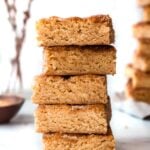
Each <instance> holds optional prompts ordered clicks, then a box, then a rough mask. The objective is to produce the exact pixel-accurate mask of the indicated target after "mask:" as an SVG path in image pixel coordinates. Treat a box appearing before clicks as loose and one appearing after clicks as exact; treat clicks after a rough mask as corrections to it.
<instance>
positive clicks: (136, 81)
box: [125, 64, 150, 88]
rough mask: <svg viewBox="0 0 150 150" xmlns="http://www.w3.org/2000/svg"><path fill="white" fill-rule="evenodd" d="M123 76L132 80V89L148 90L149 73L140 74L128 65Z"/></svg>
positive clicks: (149, 84)
mask: <svg viewBox="0 0 150 150" xmlns="http://www.w3.org/2000/svg"><path fill="white" fill-rule="evenodd" d="M125 74H126V76H127V77H128V78H129V79H131V80H132V86H133V88H150V73H145V72H142V71H140V70H138V69H135V68H134V67H133V65H132V64H129V65H128V66H127V67H126V70H125Z"/></svg>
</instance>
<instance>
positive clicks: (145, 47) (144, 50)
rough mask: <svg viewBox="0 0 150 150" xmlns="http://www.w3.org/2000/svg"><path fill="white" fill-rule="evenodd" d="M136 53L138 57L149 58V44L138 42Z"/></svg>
mask: <svg viewBox="0 0 150 150" xmlns="http://www.w3.org/2000/svg"><path fill="white" fill-rule="evenodd" d="M136 51H137V53H138V54H139V55H147V56H149V57H150V42H146V41H144V40H143V41H142V40H139V41H138V48H137V50H136Z"/></svg>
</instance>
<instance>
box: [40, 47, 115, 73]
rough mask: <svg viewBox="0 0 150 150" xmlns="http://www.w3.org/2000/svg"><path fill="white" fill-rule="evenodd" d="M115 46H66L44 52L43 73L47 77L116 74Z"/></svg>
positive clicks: (47, 49)
mask: <svg viewBox="0 0 150 150" xmlns="http://www.w3.org/2000/svg"><path fill="white" fill-rule="evenodd" d="M115 60H116V50H115V48H114V47H113V46H83V47H80V46H64V47H49V48H46V49H45V50H44V66H43V71H44V73H45V74H47V75H81V74H100V75H105V74H115V72H116V68H115V65H116V63H115Z"/></svg>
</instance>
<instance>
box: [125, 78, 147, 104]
mask: <svg viewBox="0 0 150 150" xmlns="http://www.w3.org/2000/svg"><path fill="white" fill-rule="evenodd" d="M125 94H126V96H127V98H132V99H134V100H137V101H141V102H146V103H150V88H137V89H135V88H133V85H132V80H129V81H128V83H127V86H126V89H125Z"/></svg>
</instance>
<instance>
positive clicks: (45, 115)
mask: <svg viewBox="0 0 150 150" xmlns="http://www.w3.org/2000/svg"><path fill="white" fill-rule="evenodd" d="M109 111H110V110H109V109H108V108H107V106H106V105H103V104H99V105H39V106H38V108H37V110H36V112H35V125H36V131H37V132H41V133H49V132H58V133H80V134H83V133H85V134H86V133H87V134H91V133H96V134H106V133H107V130H108V129H107V128H108V120H109V118H110V117H109V115H110V113H109Z"/></svg>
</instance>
